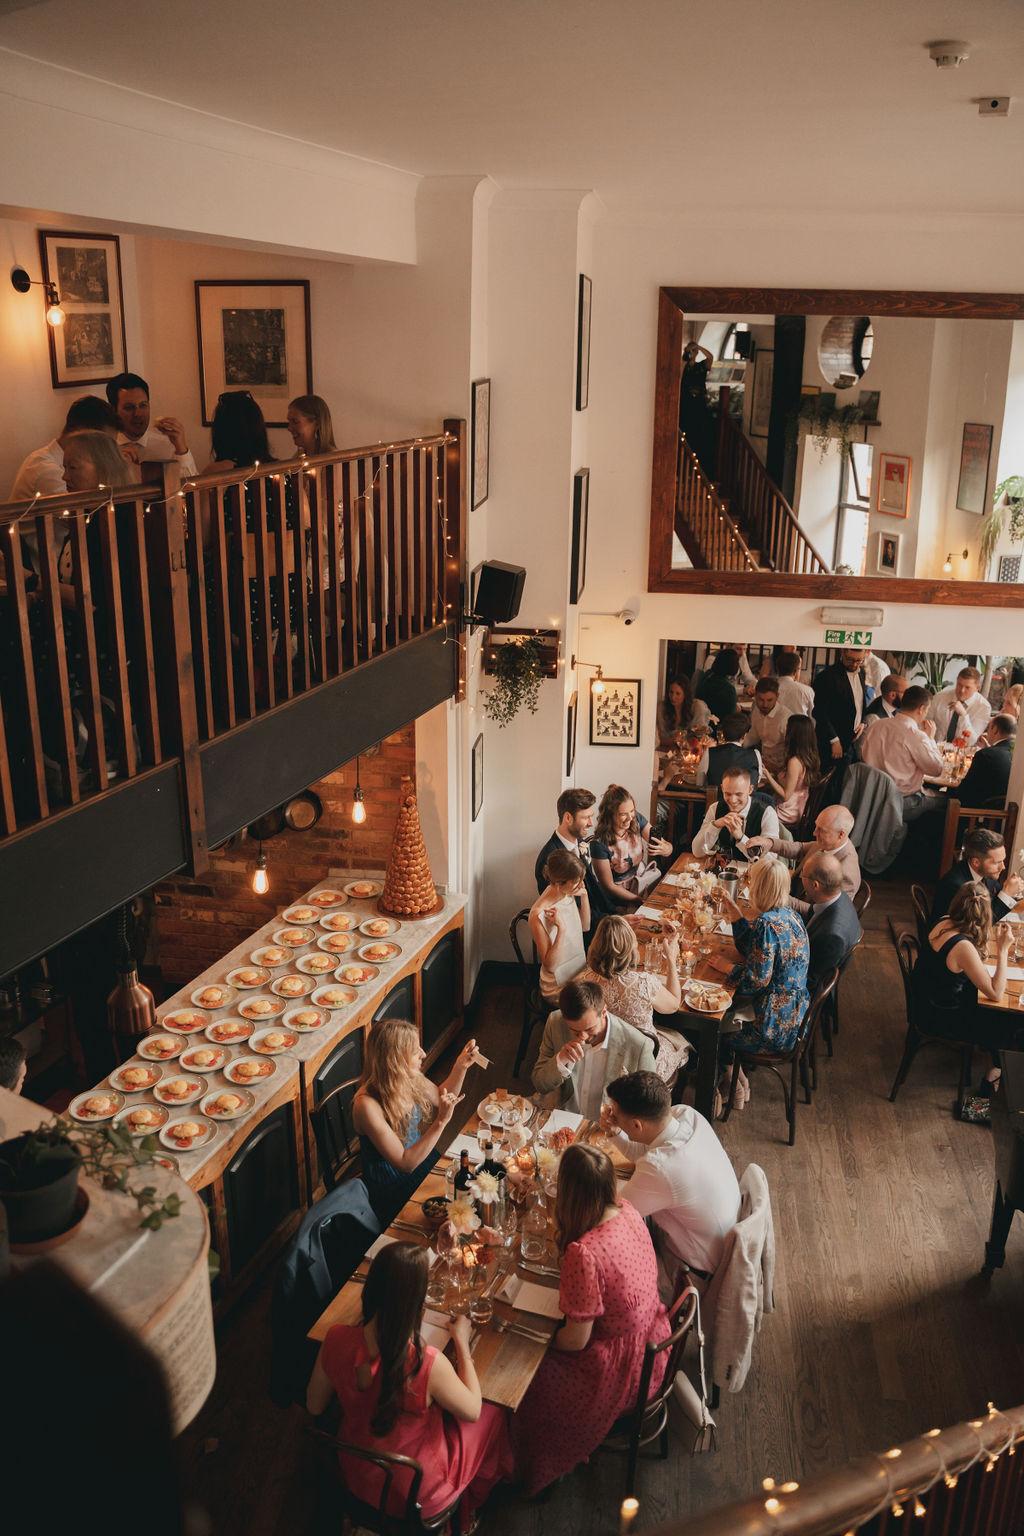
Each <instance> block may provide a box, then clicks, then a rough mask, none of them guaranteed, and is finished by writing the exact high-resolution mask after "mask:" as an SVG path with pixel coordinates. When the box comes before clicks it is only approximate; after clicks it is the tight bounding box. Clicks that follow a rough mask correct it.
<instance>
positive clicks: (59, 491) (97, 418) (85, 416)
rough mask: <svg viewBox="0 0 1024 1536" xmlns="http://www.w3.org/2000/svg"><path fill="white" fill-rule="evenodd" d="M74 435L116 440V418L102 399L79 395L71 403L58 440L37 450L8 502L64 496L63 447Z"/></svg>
mask: <svg viewBox="0 0 1024 1536" xmlns="http://www.w3.org/2000/svg"><path fill="white" fill-rule="evenodd" d="M74 432H106V433H107V434H108V436H110V437H116V436H117V418H116V417H115V415H114V413H113V411H112V410H111V409H110V406H109V405H108V404H107V402H106V401H105V400H101V399H100V397H99V395H80V396H79V397H78V399H77V400H73V401H72V402H71V405H70V407H69V408H68V414H67V416H66V417H65V420H64V428H63V431H62V432H61V434H60V436H59V437H54V438H51V440H50V441H49V442H48V443H44V445H43V447H42V448H34V449H33V450H32V452H31V453H30V454H29V456H28V458H27V459H25V460H24V461H23V462H22V465H21V468H20V469H19V470H18V473H17V474H16V475H15V477H14V484H13V485H12V486H11V492H10V495H9V497H8V500H9V501H23V500H24V501H27V500H28V499H29V497H31V496H35V494H36V492H37V491H38V493H39V494H40V495H41V496H63V495H64V494H65V493H66V491H67V485H66V484H65V481H64V445H65V443H66V442H67V440H68V438H69V437H70V436H71V435H72V433H74Z"/></svg>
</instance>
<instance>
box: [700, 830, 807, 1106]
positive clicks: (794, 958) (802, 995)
mask: <svg viewBox="0 0 1024 1536" xmlns="http://www.w3.org/2000/svg"><path fill="white" fill-rule="evenodd" d="M789 886H790V877H789V869H788V867H787V866H786V865H785V864H784V863H783V862H782V860H781V859H759V860H758V862H757V863H756V864H755V865H754V866H753V868H752V870H751V872H750V880H749V890H750V906H751V909H752V913H753V915H752V918H750V919H748V918H746V917H744V915H743V913H742V912H741V911H740V909H739V907H738V906H737V905H736V903H735V902H734V901H731V900H730V899H729V898H728V897H725V898H724V900H723V907H724V910H725V915H726V917H727V918H728V919H729V921H730V922H731V923H732V939H733V943H734V944H735V945H736V948H737V949H738V950H739V952H740V954H741V956H742V957H743V958H742V960H741V963H740V964H739V965H737V966H730V965H729V963H728V961H726V962H724V968H725V969H726V970H727V971H728V973H729V980H730V981H731V982H734V983H735V985H736V991H735V994H734V997H733V1018H734V1019H736V1020H738V1021H741V1027H740V1029H739V1030H738V1031H737V1032H736V1033H734V1034H726V1035H723V1036H722V1046H721V1055H722V1060H723V1062H725V1063H727V1064H731V1062H732V1059H733V1057H734V1056H735V1055H738V1056H744V1055H747V1054H752V1053H754V1052H757V1051H789V1050H792V1048H793V1046H794V1045H795V1044H796V1041H797V1037H798V1036H799V1034H800V1026H801V1025H802V1024H803V1021H804V1015H805V1014H806V1012H807V1004H808V1001H809V997H808V992H807V966H808V962H809V960H810V946H809V944H808V941H807V929H806V928H805V927H804V922H803V918H802V917H800V915H799V913H797V912H794V911H793V908H792V907H791V906H790V905H789ZM712 964H715V962H714V961H712ZM717 968H718V969H721V968H722V966H721V965H719V966H718V967H717ZM728 1075H729V1074H728V1073H726V1076H725V1077H724V1078H723V1079H722V1088H723V1091H724V1087H725V1085H726V1083H727V1080H728ZM749 1098H750V1084H749V1083H748V1081H747V1077H746V1073H744V1072H743V1071H742V1070H741V1071H740V1074H739V1080H738V1083H737V1090H736V1102H735V1107H736V1108H737V1109H742V1108H743V1107H744V1105H745V1104H746V1103H747V1100H748V1099H749Z"/></svg>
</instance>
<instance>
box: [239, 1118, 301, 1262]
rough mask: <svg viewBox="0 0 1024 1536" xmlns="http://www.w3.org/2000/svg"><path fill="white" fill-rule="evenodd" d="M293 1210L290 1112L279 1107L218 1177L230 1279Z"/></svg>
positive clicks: (294, 1176) (294, 1179)
mask: <svg viewBox="0 0 1024 1536" xmlns="http://www.w3.org/2000/svg"><path fill="white" fill-rule="evenodd" d="M298 1204H299V1180H298V1148H297V1147H296V1145H295V1137H294V1135H293V1121H292V1109H291V1105H290V1104H282V1105H281V1107H280V1108H279V1109H275V1110H274V1112H273V1114H271V1115H268V1116H267V1118H266V1120H264V1121H262V1122H261V1124H260V1125H258V1126H257V1127H256V1129H255V1130H254V1131H253V1133H252V1135H251V1136H250V1137H249V1139H248V1141H246V1142H245V1143H244V1144H243V1146H241V1147H240V1148H239V1150H238V1153H237V1155H236V1156H235V1158H234V1160H233V1161H232V1162H231V1163H229V1164H228V1167H227V1169H226V1170H225V1173H224V1206H225V1212H226V1215H227V1223H228V1236H229V1238H230V1241H231V1271H232V1274H234V1275H237V1274H238V1273H239V1271H240V1270H241V1269H242V1268H243V1267H244V1266H245V1265H246V1264H247V1263H248V1262H249V1260H250V1259H251V1258H252V1257H253V1256H254V1255H255V1254H256V1253H257V1252H258V1251H259V1249H260V1248H261V1247H262V1245H263V1244H264V1243H265V1242H266V1240H267V1238H268V1237H270V1236H271V1234H272V1233H273V1232H275V1231H276V1230H277V1228H278V1227H279V1226H280V1225H281V1223H282V1222H283V1221H284V1220H285V1219H286V1218H287V1217H288V1216H289V1215H290V1214H291V1212H292V1211H294V1210H297V1209H298Z"/></svg>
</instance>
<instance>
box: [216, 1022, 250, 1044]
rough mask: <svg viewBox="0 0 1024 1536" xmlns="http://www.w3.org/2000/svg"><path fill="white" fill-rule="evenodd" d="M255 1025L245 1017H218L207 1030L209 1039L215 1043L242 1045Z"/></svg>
mask: <svg viewBox="0 0 1024 1536" xmlns="http://www.w3.org/2000/svg"><path fill="white" fill-rule="evenodd" d="M253 1027H254V1026H253V1025H252V1024H250V1023H248V1021H247V1020H245V1019H218V1020H217V1022H216V1024H211V1025H210V1026H209V1028H208V1029H207V1030H206V1038H207V1040H212V1041H213V1043H214V1045H241V1043H242V1041H243V1040H248V1039H249V1037H250V1035H251V1034H252V1032H253Z"/></svg>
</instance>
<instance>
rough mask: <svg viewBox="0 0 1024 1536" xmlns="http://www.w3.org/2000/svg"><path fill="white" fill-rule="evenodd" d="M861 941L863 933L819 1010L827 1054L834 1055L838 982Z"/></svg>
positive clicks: (836, 1031) (837, 1021) (837, 1020)
mask: <svg viewBox="0 0 1024 1536" xmlns="http://www.w3.org/2000/svg"><path fill="white" fill-rule="evenodd" d="M865 905H867V903H865ZM863 941H864V935H863V934H861V936H860V938H859V939H858V940H857V942H856V944H855V945H854V946H853V948H852V949H851V950H850V952H849V954H848V955H847V956H846V958H845V960H844V961H843V963H842V965H840V967H839V970H838V974H837V980H836V985H835V990H834V992H833V993H832V995H831V997H830V998H829V999H828V1001H827V1003H826V1004H825V1006H824V1008H823V1009H822V1010H821V1038H822V1039H823V1040H824V1042H825V1049H826V1050H827V1051H828V1054H829V1056H834V1055H835V1037H836V1035H838V1033H839V992H840V984H841V982H842V979H843V976H844V974H845V972H846V967H847V966H848V965H849V963H850V961H851V960H852V959H853V957H854V955H855V954H856V952H857V950H858V949H859V948H860V946H861V944H862V943H863Z"/></svg>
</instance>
